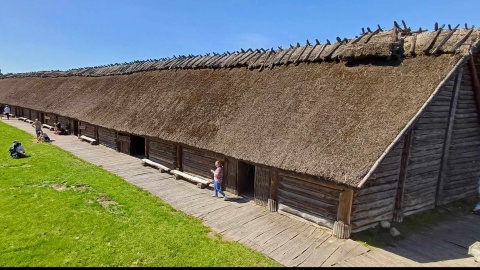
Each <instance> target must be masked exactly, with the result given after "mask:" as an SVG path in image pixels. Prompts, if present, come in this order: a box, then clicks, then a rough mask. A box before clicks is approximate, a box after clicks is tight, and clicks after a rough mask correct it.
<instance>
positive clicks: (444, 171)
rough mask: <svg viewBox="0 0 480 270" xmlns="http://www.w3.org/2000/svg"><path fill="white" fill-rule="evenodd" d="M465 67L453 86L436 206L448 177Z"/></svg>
mask: <svg viewBox="0 0 480 270" xmlns="http://www.w3.org/2000/svg"><path fill="white" fill-rule="evenodd" d="M462 75H463V67H461V68H460V69H459V70H458V73H457V76H456V77H455V83H454V84H453V93H452V102H451V103H450V113H449V116H448V124H447V130H446V132H445V142H444V143H443V153H442V160H441V162H440V173H439V174H438V182H437V193H436V195H435V206H437V205H439V204H440V202H441V199H442V193H443V186H444V184H445V178H446V177H447V164H448V154H449V152H450V142H451V140H452V130H453V121H454V120H455V111H456V110H457V101H458V92H459V91H460V85H461V84H462Z"/></svg>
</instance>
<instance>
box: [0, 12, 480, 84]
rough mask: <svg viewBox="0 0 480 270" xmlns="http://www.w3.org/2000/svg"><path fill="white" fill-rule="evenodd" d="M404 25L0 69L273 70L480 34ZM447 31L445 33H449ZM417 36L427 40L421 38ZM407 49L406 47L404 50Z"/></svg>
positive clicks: (418, 48)
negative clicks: (261, 44) (279, 42)
mask: <svg viewBox="0 0 480 270" xmlns="http://www.w3.org/2000/svg"><path fill="white" fill-rule="evenodd" d="M401 22H402V26H400V25H399V24H398V23H397V22H396V21H394V22H393V28H392V29H389V30H384V29H383V28H382V27H381V26H380V25H378V24H377V29H376V30H374V31H372V30H371V29H370V28H369V27H367V31H365V29H364V28H363V27H362V28H361V30H362V32H361V33H360V35H359V36H355V37H354V38H351V39H347V38H343V39H342V38H340V37H336V42H335V43H330V41H329V40H328V39H327V43H326V44H323V45H322V44H320V42H319V41H318V39H316V43H315V44H313V45H312V44H311V43H310V41H309V40H308V39H307V40H306V43H305V45H303V46H301V45H300V43H298V42H297V43H296V46H293V45H291V44H290V48H288V49H286V50H284V49H282V48H281V46H279V47H278V49H277V50H274V49H273V47H272V48H271V49H267V50H265V49H263V48H260V49H251V48H249V49H248V50H244V49H240V51H235V52H229V51H226V52H224V53H222V54H220V53H215V52H213V53H212V55H210V53H206V54H205V55H192V54H189V55H187V56H186V55H178V56H176V55H173V57H164V58H160V59H147V60H134V61H131V62H124V63H115V64H106V65H99V66H93V67H83V68H72V69H69V70H66V71H60V70H50V71H34V72H26V73H7V74H1V73H0V78H11V77H68V76H84V77H98V76H112V75H125V74H131V73H135V72H144V71H150V70H172V69H173V70H178V69H219V68H239V67H245V68H248V69H250V70H254V69H257V70H258V71H262V70H263V69H264V68H265V67H270V69H272V68H273V67H274V66H277V65H288V64H291V63H293V64H295V65H298V64H299V63H302V62H322V61H327V62H328V61H352V60H358V59H364V58H379V57H380V58H382V57H383V58H389V57H391V56H392V55H396V56H398V57H399V58H402V57H405V56H411V57H414V56H416V55H418V54H425V55H430V54H435V55H438V54H445V53H450V54H454V53H459V52H463V53H467V52H468V49H469V45H471V44H468V42H467V46H468V48H463V47H464V46H463V45H464V44H465V43H466V41H467V39H468V38H469V37H470V36H471V34H472V33H473V31H474V30H477V36H476V39H478V30H479V29H475V28H474V26H473V25H472V26H471V28H470V29H468V27H467V24H465V29H466V30H468V31H467V32H466V33H465V34H464V35H460V36H458V35H457V36H455V38H456V42H455V43H454V45H452V46H450V47H449V48H447V49H444V48H443V46H444V45H445V44H446V43H447V42H450V43H452V37H453V36H454V32H456V31H457V30H459V28H458V27H459V25H457V26H455V27H454V28H452V27H451V25H450V24H448V30H444V27H445V25H444V24H443V25H441V26H438V23H435V25H434V30H432V31H430V32H428V29H422V28H421V27H420V28H419V29H418V30H417V31H412V30H411V28H410V27H408V26H407V25H406V23H405V22H404V21H403V20H402V21H401ZM445 31H446V32H445ZM419 37H422V38H425V37H428V38H429V39H428V40H427V41H426V40H423V39H422V40H420V38H419ZM471 43H473V42H471ZM406 49H408V50H406Z"/></svg>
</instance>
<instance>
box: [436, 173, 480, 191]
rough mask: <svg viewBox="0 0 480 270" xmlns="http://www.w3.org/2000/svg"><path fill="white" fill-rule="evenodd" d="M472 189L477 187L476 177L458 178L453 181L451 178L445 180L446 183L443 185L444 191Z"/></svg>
mask: <svg viewBox="0 0 480 270" xmlns="http://www.w3.org/2000/svg"><path fill="white" fill-rule="evenodd" d="M467 186H469V187H472V188H473V189H476V188H477V187H478V176H477V177H466V176H464V177H463V178H458V179H456V180H453V179H451V178H447V181H446V182H445V185H444V187H443V188H444V190H450V189H456V188H458V187H467Z"/></svg>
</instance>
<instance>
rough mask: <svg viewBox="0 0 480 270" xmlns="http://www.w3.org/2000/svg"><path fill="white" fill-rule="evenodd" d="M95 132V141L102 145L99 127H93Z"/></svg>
mask: <svg viewBox="0 0 480 270" xmlns="http://www.w3.org/2000/svg"><path fill="white" fill-rule="evenodd" d="M93 132H94V134H95V140H97V143H100V135H99V134H98V126H93Z"/></svg>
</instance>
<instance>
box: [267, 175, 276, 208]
mask: <svg viewBox="0 0 480 270" xmlns="http://www.w3.org/2000/svg"><path fill="white" fill-rule="evenodd" d="M268 209H269V210H270V212H277V210H278V172H277V171H272V173H271V182H270V198H268Z"/></svg>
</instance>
